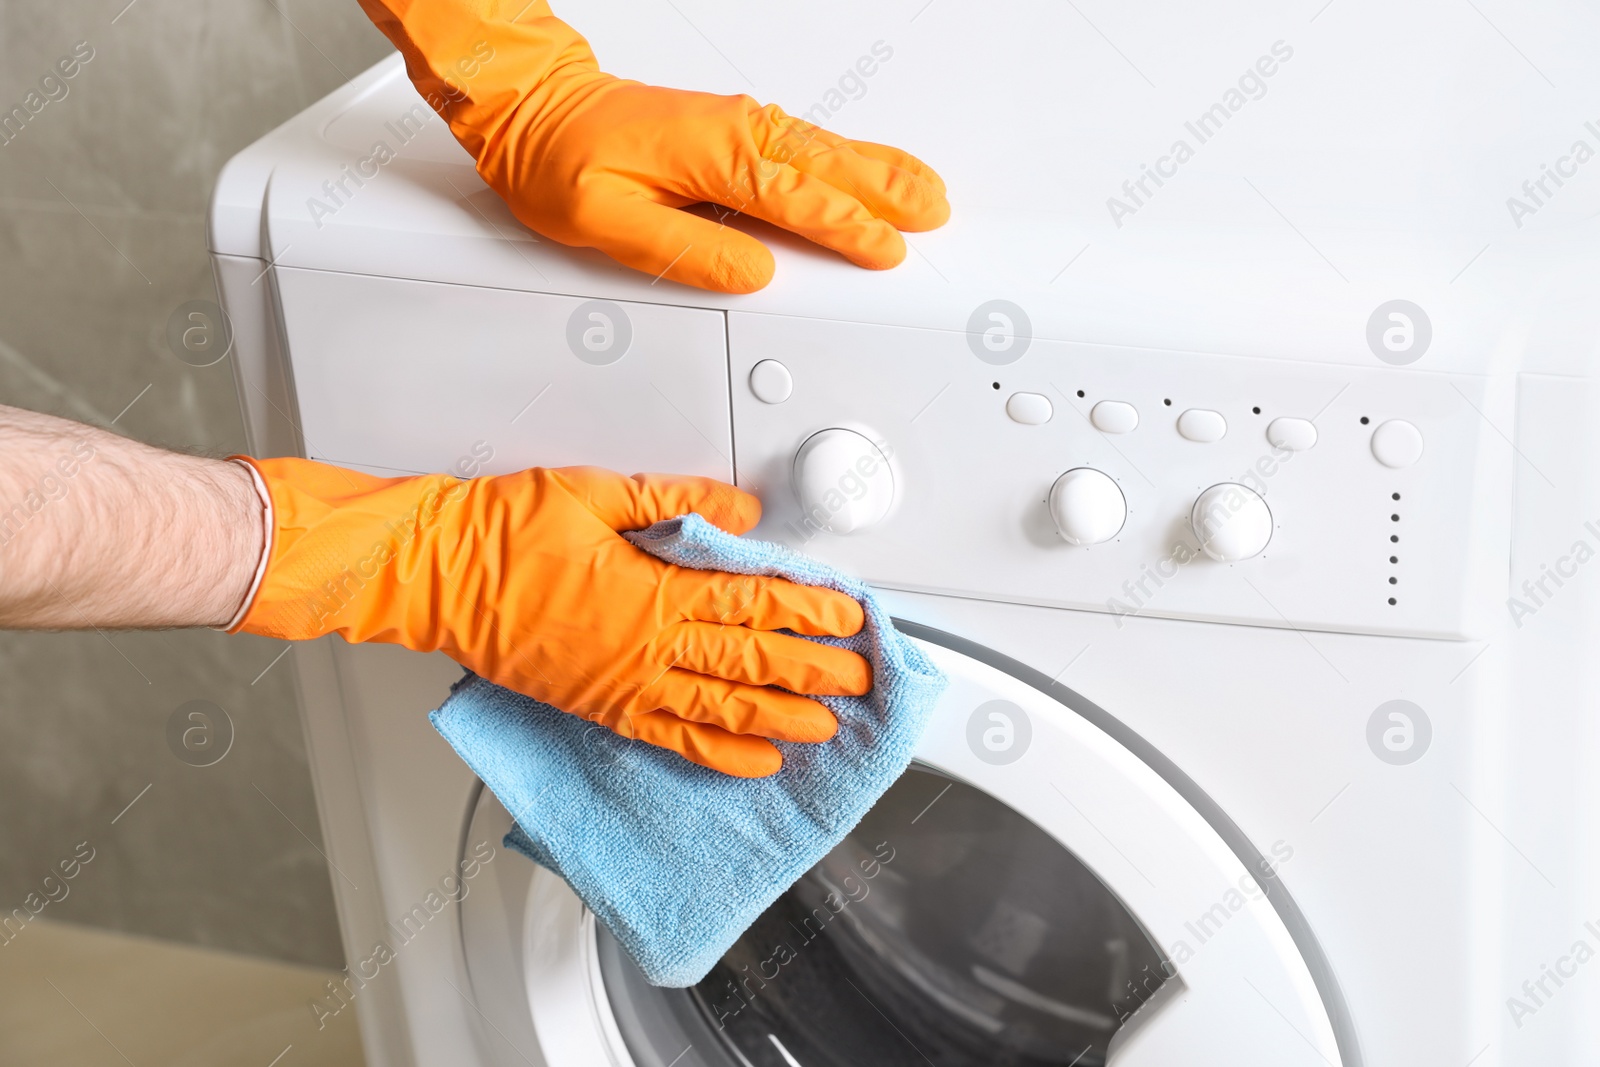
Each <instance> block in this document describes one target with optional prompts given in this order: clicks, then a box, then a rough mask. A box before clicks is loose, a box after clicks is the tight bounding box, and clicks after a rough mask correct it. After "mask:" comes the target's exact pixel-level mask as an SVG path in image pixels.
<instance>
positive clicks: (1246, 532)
mask: <svg viewBox="0 0 1600 1067" xmlns="http://www.w3.org/2000/svg"><path fill="white" fill-rule="evenodd" d="M1189 525H1190V527H1191V528H1193V530H1194V535H1195V536H1196V537H1198V538H1199V539H1200V549H1201V551H1203V552H1204V553H1205V554H1206V555H1208V556H1210V557H1211V558H1212V559H1214V560H1219V561H1221V562H1223V563H1234V562H1237V561H1238V560H1241V559H1249V558H1250V557H1251V556H1255V555H1259V554H1260V553H1261V551H1262V550H1263V549H1264V548H1266V547H1267V542H1269V541H1271V540H1272V512H1271V511H1270V510H1268V508H1267V502H1266V501H1265V500H1262V499H1261V497H1260V495H1258V494H1257V493H1256V491H1255V490H1254V489H1251V488H1249V487H1248V486H1243V485H1240V484H1238V483H1237V482H1223V483H1222V484H1221V485H1213V486H1212V487H1211V488H1210V489H1207V490H1206V491H1205V492H1203V493H1201V494H1200V499H1198V500H1196V501H1195V502H1194V509H1193V510H1192V511H1190V512H1189Z"/></svg>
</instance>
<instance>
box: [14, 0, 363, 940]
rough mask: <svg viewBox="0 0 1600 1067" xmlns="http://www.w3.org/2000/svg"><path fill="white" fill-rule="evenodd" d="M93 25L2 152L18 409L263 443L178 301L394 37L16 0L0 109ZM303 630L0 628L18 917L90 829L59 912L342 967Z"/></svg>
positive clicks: (277, 1) (140, 5) (102, 3)
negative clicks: (199, 721)
mask: <svg viewBox="0 0 1600 1067" xmlns="http://www.w3.org/2000/svg"><path fill="white" fill-rule="evenodd" d="M78 42H87V43H88V47H89V48H92V49H93V58H92V59H90V60H89V61H88V62H87V63H84V64H82V65H81V67H80V69H79V70H78V71H77V73H76V75H75V76H74V77H73V78H72V79H71V80H70V81H66V82H64V83H62V84H64V86H65V88H66V95H65V96H61V88H60V86H58V85H56V84H55V83H51V84H50V85H49V86H48V88H49V89H50V91H51V95H54V96H57V97H59V99H53V100H50V101H49V102H48V103H46V104H45V105H44V107H43V108H41V109H40V110H39V112H38V114H37V115H35V116H34V117H33V118H32V119H31V120H30V121H29V122H28V124H27V125H26V126H25V127H24V128H23V129H22V131H21V133H20V134H17V135H15V136H13V137H12V139H11V140H9V141H7V142H6V143H3V144H0V401H3V402H4V403H7V404H13V405H17V406H21V407H29V408H34V409H36V410H40V411H48V412H52V413H55V414H60V415H65V416H68V417H71V418H76V419H82V420H86V421H91V422H96V423H99V424H101V425H109V424H111V423H113V422H115V427H116V428H117V429H118V430H120V431H122V432H123V433H126V434H129V435H130V436H133V437H137V438H139V439H141V440H144V441H149V442H152V443H155V444H160V445H166V446H170V447H174V448H181V449H187V450H194V451H199V452H204V453H209V454H216V455H225V454H227V453H228V452H231V451H237V450H240V449H242V448H243V446H244V438H243V433H242V430H241V427H240V422H239V416H238V413H237V409H236V405H235V400H234V391H233V381H232V377H231V373H232V371H231V369H230V366H229V364H228V362H227V361H223V362H222V363H220V364H218V365H216V366H213V367H208V368H194V367H191V366H188V365H187V364H185V363H183V362H180V361H179V360H178V359H176V358H175V357H174V356H173V355H172V354H171V353H170V352H169V351H168V350H167V347H166V341H165V330H166V322H167V318H168V316H169V314H170V313H171V312H172V310H173V309H174V308H176V307H177V306H178V305H180V304H182V303H184V302H185V301H188V300H192V299H197V298H206V299H210V298H212V296H213V292H212V284H211V278H210V268H209V264H208V261H207V257H206V250H205V211H206V203H207V200H208V198H209V197H210V194H211V188H212V182H213V180H214V178H215V175H216V173H217V171H218V169H219V168H220V167H221V166H222V164H223V163H224V162H226V161H227V159H228V158H229V157H230V156H231V155H233V153H235V152H236V151H238V150H239V149H240V148H242V147H244V146H245V145H247V144H249V143H250V142H251V141H253V140H255V139H256V138H257V137H259V136H261V135H262V134H263V133H265V132H266V131H268V130H270V129H271V128H272V127H274V126H276V125H278V124H279V123H280V122H282V121H284V120H285V119H287V118H289V117H290V116H291V115H293V114H294V113H295V112H297V111H299V110H300V109H301V108H303V107H305V106H306V105H307V104H309V103H311V102H312V101H313V100H315V99H317V98H318V97H320V96H322V95H324V94H326V93H327V92H329V91H331V90H332V89H334V88H336V87H337V86H339V85H340V84H342V83H343V82H344V81H345V80H346V79H347V78H348V77H349V76H352V75H355V74H357V73H359V72H360V71H362V70H365V69H366V68H367V67H368V66H370V65H371V64H372V63H374V62H376V61H377V60H378V59H379V58H381V57H382V56H383V55H384V54H385V53H386V52H387V51H388V43H387V42H386V41H384V39H383V38H382V36H381V35H380V34H379V33H378V32H377V31H376V30H374V29H373V28H372V26H371V25H370V24H369V23H368V22H367V20H366V18H365V17H364V16H363V15H362V13H361V10H360V8H359V7H357V5H356V3H355V0H321V2H319V0H134V2H133V3H132V4H128V2H127V0H89V2H74V3H70V4H62V3H57V2H54V0H6V2H5V3H4V4H0V113H4V112H8V111H10V110H11V108H12V107H13V106H14V105H17V104H22V103H24V101H25V98H26V96H27V94H28V92H29V91H30V90H31V89H35V88H36V87H37V86H38V84H39V81H40V79H41V78H42V77H44V76H45V75H47V74H49V73H50V72H51V70H52V68H53V67H54V66H55V64H56V62H57V60H58V59H61V58H63V57H66V56H68V55H70V54H71V53H72V52H73V49H74V46H75V45H76V44H77V43H78ZM79 51H80V54H85V53H86V50H85V49H84V48H82V47H80V49H79ZM41 95H43V94H41ZM36 106H37V105H36ZM130 404H131V405H132V406H131V407H130V406H129V405H130ZM124 409H126V410H124ZM3 562H4V561H3V560H0V565H3ZM283 647H284V646H282V645H280V644H278V643H276V642H272V641H267V640H264V639H258V638H253V637H227V636H225V635H223V634H219V633H213V632H209V631H205V632H198V631H176V632H167V633H143V634H106V635H101V634H95V633H87V634H84V633H74V634H28V635H22V634H0V913H9V912H10V911H11V910H12V909H13V908H16V907H18V906H21V905H23V904H24V902H25V900H26V899H27V897H28V895H29V894H30V893H32V892H37V891H39V890H40V888H41V881H42V879H43V878H44V877H45V875H46V874H47V873H49V871H50V869H51V868H52V867H53V866H54V865H55V864H56V863H57V862H58V861H60V860H63V859H67V858H69V857H70V856H71V855H72V853H73V850H74V846H76V845H77V844H78V843H79V842H81V841H85V840H87V841H88V842H89V843H90V845H91V847H92V848H93V849H94V851H95V858H94V859H93V860H92V861H91V862H90V863H89V864H88V865H87V866H86V867H85V868H84V869H83V870H82V872H81V873H80V874H79V876H78V877H77V878H75V879H74V880H73V881H72V882H71V883H69V889H70V892H69V894H68V895H67V896H66V897H65V898H64V899H62V900H60V901H59V902H57V903H51V904H49V905H48V906H47V909H46V912H45V913H46V914H47V915H49V916H52V917H55V918H58V919H64V920H68V921H75V922H82V923H89V924H95V925H102V926H109V927H115V928H117V929H120V930H126V931H132V932H137V933H142V934H149V935H154V936H158V937H165V938H173V939H178V940H183V941H191V942H195V943H199V944H204V945H212V946H217V947H221V948H228V949H235V950H239V951H244V952H250V953H257V954H261V955H268V956H276V957H279V958H282V959H286V960H296V961H303V962H308V963H318V964H331V965H335V966H337V965H339V964H340V963H342V954H341V952H340V949H339V940H338V931H337V928H336V924H335V919H334V914H333V903H332V897H331V895H330V889H329V885H328V875H327V871H326V867H325V864H324V861H323V859H322V856H321V855H320V853H319V851H318V849H319V847H320V840H319V838H320V835H319V832H318V829H317V818H316V810H315V806H314V803H313V799H312V795H311V784H310V778H309V775H308V773H307V768H306V757H305V750H304V746H303V744H302V740H301V735H300V727H299V723H298V721H297V720H296V718H295V711H294V708H293V705H292V704H291V702H290V681H291V679H290V677H289V672H288V671H286V670H283V669H281V665H280V667H279V669H275V670H274V669H268V668H269V665H272V664H273V662H274V658H275V657H276V656H278V654H279V652H280V651H281V650H282V649H283ZM263 670H265V673H264V674H262V672H263ZM195 699H203V700H209V701H211V702H213V703H215V704H217V705H220V706H221V707H222V708H224V709H225V710H226V711H227V712H228V714H229V717H230V718H231V719H232V721H233V723H234V726H235V730H236V740H235V742H234V746H233V748H232V750H231V751H230V752H229V753H228V755H227V756H226V757H225V758H224V759H222V760H221V762H219V763H217V764H216V765H214V766H211V767H204V768H197V767H191V766H188V765H187V764H185V763H182V762H180V761H179V760H178V759H176V758H175V757H174V756H173V755H172V753H171V752H170V751H169V749H168V746H167V742H166V727H167V721H168V718H169V716H171V714H172V713H173V711H174V710H175V709H176V708H177V707H178V706H179V705H181V704H183V703H185V702H186V701H189V700H195ZM147 787H148V789H147ZM135 798H137V800H136V799H135ZM130 802H133V804H132V807H127V805H128V804H129V803H130ZM125 808H126V810H125V811H124V809H125ZM113 820H115V821H113ZM57 895H59V891H57ZM3 951H4V949H3V947H0V952H3Z"/></svg>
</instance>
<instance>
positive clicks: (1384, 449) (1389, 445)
mask: <svg viewBox="0 0 1600 1067" xmlns="http://www.w3.org/2000/svg"><path fill="white" fill-rule="evenodd" d="M1372 454H1373V455H1374V456H1376V457H1377V458H1378V462H1379V463H1382V464H1383V465H1384V466H1385V467H1409V466H1411V465H1412V464H1413V463H1415V462H1416V461H1417V460H1419V459H1421V458H1422V431H1421V430H1419V429H1417V428H1416V427H1415V426H1413V425H1411V424H1410V423H1409V422H1406V421H1405V420H1404V419H1390V420H1389V421H1388V422H1386V423H1384V424H1383V425H1382V426H1379V427H1378V428H1377V429H1376V430H1373V431H1372Z"/></svg>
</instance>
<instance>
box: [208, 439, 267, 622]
mask: <svg viewBox="0 0 1600 1067" xmlns="http://www.w3.org/2000/svg"><path fill="white" fill-rule="evenodd" d="M228 461H229V462H230V463H237V464H239V466H241V467H243V468H244V469H245V470H247V471H249V472H250V484H251V485H253V486H254V487H255V490H256V497H257V499H259V500H260V501H261V558H260V559H259V560H257V561H256V573H255V577H253V578H251V579H250V588H249V589H248V590H246V591H245V594H244V600H243V602H241V603H240V604H239V610H238V611H236V612H234V613H233V618H231V619H229V620H228V621H227V623H226V624H225V625H222V626H214V627H212V629H214V630H222V631H224V632H225V633H230V634H232V633H238V632H239V627H241V626H243V625H244V617H245V616H246V615H248V614H250V605H252V604H254V603H255V600H256V593H257V592H258V591H259V590H260V589H261V579H262V577H263V576H264V575H265V574H266V573H267V561H268V560H269V559H271V558H272V535H273V531H274V530H275V529H276V528H277V526H276V524H275V523H274V522H273V521H272V494H271V493H269V492H268V491H267V483H266V480H265V479H263V478H262V477H261V472H260V471H258V470H256V465H255V461H254V460H252V459H251V458H250V457H249V456H229V457H228Z"/></svg>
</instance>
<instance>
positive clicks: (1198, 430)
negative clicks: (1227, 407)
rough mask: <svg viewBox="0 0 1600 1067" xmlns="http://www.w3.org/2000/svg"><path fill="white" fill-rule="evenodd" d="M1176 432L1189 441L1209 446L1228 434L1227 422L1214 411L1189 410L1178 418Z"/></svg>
mask: <svg viewBox="0 0 1600 1067" xmlns="http://www.w3.org/2000/svg"><path fill="white" fill-rule="evenodd" d="M1178 432H1179V433H1181V434H1182V435H1183V436H1185V437H1187V438H1188V439H1189V440H1191V441H1198V442H1199V443H1200V444H1203V445H1209V444H1210V443H1211V442H1213V441H1220V440H1222V438H1223V437H1224V436H1225V435H1226V434H1227V432H1228V420H1227V419H1225V418H1223V417H1222V415H1221V414H1219V413H1218V412H1215V411H1207V410H1206V409H1205V408H1190V409H1189V410H1188V411H1185V412H1184V413H1183V414H1182V415H1179V416H1178Z"/></svg>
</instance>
